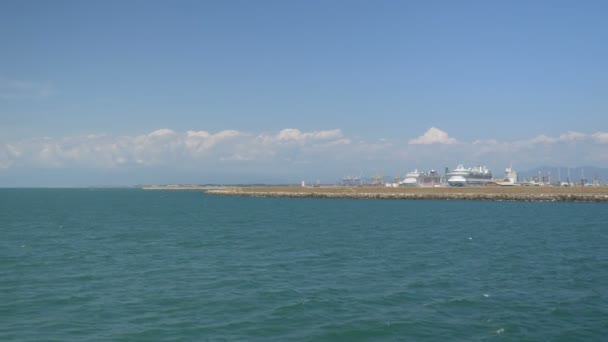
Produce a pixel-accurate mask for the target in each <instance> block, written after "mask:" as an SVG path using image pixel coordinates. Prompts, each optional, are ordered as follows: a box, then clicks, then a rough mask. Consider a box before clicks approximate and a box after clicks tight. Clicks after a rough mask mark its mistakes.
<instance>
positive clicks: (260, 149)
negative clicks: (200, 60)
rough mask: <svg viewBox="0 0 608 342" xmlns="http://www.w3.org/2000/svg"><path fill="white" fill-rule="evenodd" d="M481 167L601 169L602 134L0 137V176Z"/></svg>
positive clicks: (330, 173)
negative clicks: (512, 137) (52, 172)
mask: <svg viewBox="0 0 608 342" xmlns="http://www.w3.org/2000/svg"><path fill="white" fill-rule="evenodd" d="M459 163H464V164H466V165H477V164H484V165H488V166H490V167H492V168H494V169H495V170H496V172H497V174H499V173H500V171H499V170H501V169H503V168H504V167H505V166H507V165H510V164H513V165H514V166H516V167H517V168H519V169H522V170H523V169H525V168H533V167H537V166H540V165H561V166H579V165H595V166H600V167H608V132H604V131H598V132H594V133H582V132H566V133H563V134H560V135H558V136H548V135H544V134H540V135H538V136H536V137H532V138H529V139H523V140H515V141H498V140H495V139H490V140H475V141H471V142H465V141H459V140H457V139H456V138H453V137H451V136H450V135H449V134H448V133H447V132H445V131H442V130H440V129H439V128H435V127H431V128H430V129H428V130H427V131H426V132H424V133H423V134H422V135H420V136H418V137H416V138H411V139H407V138H403V139H400V140H393V141H391V140H386V139H380V140H378V141H371V142H370V141H365V140H361V139H359V138H357V137H350V136H347V135H345V134H344V133H343V132H342V130H340V129H330V130H319V131H301V130H299V129H296V128H286V129H283V130H281V131H278V132H263V133H253V132H244V131H238V130H223V131H219V132H208V131H204V130H188V131H183V132H178V131H174V130H172V129H168V128H163V129H158V130H155V131H153V132H149V133H147V134H139V135H127V136H115V135H110V134H93V135H86V136H72V137H63V138H48V137H42V138H30V139H23V140H20V141H7V142H0V175H1V174H2V173H9V172H14V173H18V172H20V171H19V170H32V169H58V170H62V169H94V170H138V172H141V170H151V169H155V168H156V169H158V168H164V169H169V170H180V169H192V170H196V171H197V172H199V171H200V173H201V174H205V173H211V172H213V173H219V174H222V173H228V172H229V173H232V174H235V175H236V174H238V176H239V177H240V178H239V179H243V181H245V182H246V181H247V175H248V174H258V175H261V174H268V175H285V174H289V175H293V176H294V177H304V176H309V177H313V178H316V177H318V178H322V179H334V180H335V179H338V178H341V177H342V176H344V175H345V174H349V173H353V172H355V173H358V172H364V173H368V174H371V173H375V172H378V171H383V172H385V173H386V174H390V175H392V173H396V174H401V173H403V172H406V171H407V170H410V169H413V168H422V169H425V168H429V169H430V168H433V169H440V170H442V169H443V167H450V168H451V167H454V166H456V165H457V164H459Z"/></svg>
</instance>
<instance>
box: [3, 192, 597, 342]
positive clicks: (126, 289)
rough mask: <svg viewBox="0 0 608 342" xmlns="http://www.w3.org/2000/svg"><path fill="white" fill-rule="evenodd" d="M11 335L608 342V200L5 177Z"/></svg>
mask: <svg viewBox="0 0 608 342" xmlns="http://www.w3.org/2000/svg"><path fill="white" fill-rule="evenodd" d="M0 234H1V235H0V341H606V340H607V339H608V204H606V203H549V202H534V203H533V202H483V201H433V200H418V201H415V200H354V199H306V198H300V199H295V198H249V197H223V196H212V195H207V194H205V193H203V192H200V191H146V190H141V189H0Z"/></svg>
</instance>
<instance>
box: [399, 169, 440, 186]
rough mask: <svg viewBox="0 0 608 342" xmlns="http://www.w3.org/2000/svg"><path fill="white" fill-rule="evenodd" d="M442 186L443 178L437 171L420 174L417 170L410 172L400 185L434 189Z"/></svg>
mask: <svg viewBox="0 0 608 342" xmlns="http://www.w3.org/2000/svg"><path fill="white" fill-rule="evenodd" d="M440 184H441V176H439V173H437V171H435V170H431V171H430V172H419V171H418V170H417V169H416V170H414V171H412V172H408V173H407V174H406V175H405V179H404V180H403V181H402V182H401V183H400V185H401V186H407V187H433V186H438V185H440Z"/></svg>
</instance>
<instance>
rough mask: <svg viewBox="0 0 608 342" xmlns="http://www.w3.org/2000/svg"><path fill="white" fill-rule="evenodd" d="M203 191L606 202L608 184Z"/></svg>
mask: <svg viewBox="0 0 608 342" xmlns="http://www.w3.org/2000/svg"><path fill="white" fill-rule="evenodd" d="M206 193H208V194H210V195H218V196H242V197H283V198H334V199H340V198H343V199H393V200H396V199H398V200H468V201H520V202H608V187H599V188H583V187H580V188H552V187H546V188H545V187H542V188H538V187H518V188H496V187H481V188H401V189H400V188H369V187H368V188H356V187H335V188H301V187H295V186H294V187H272V186H268V187H251V188H248V187H226V188H224V189H212V190H211V189H210V190H207V191H206Z"/></svg>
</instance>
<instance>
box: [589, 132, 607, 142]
mask: <svg viewBox="0 0 608 342" xmlns="http://www.w3.org/2000/svg"><path fill="white" fill-rule="evenodd" d="M592 137H593V140H594V141H595V142H597V143H599V144H608V132H597V133H595V134H593V135H592Z"/></svg>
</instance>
